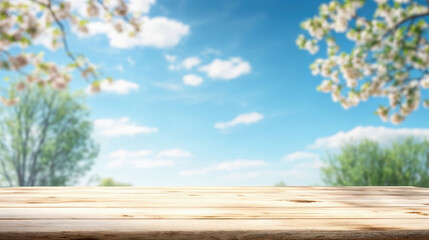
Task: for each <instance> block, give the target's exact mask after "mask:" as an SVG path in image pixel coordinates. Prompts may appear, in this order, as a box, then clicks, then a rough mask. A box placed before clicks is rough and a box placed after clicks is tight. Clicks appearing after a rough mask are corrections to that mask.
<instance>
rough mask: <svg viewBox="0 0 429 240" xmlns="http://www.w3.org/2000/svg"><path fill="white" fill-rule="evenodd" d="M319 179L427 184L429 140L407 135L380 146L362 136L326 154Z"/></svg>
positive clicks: (330, 182)
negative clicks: (333, 152)
mask: <svg viewBox="0 0 429 240" xmlns="http://www.w3.org/2000/svg"><path fill="white" fill-rule="evenodd" d="M323 160H324V162H325V163H326V166H325V167H323V168H322V179H323V181H324V182H325V183H326V184H327V185H332V186H410V185H412V186H418V187H429V142H428V141H423V142H421V141H416V140H415V139H412V138H408V139H406V140H404V141H401V142H396V143H393V144H392V145H391V146H390V147H387V148H381V147H380V145H379V144H378V143H376V142H372V141H369V140H365V141H362V142H360V143H359V144H347V145H345V146H343V147H342V148H341V150H340V152H339V153H336V154H328V155H327V157H325V158H324V159H323Z"/></svg>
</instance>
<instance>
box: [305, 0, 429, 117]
mask: <svg viewBox="0 0 429 240" xmlns="http://www.w3.org/2000/svg"><path fill="white" fill-rule="evenodd" d="M374 1H375V3H376V7H375V9H374V11H373V15H372V17H371V18H365V17H362V16H360V15H359V10H361V9H362V7H363V6H364V5H365V4H368V5H369V4H370V3H369V0H343V1H331V2H329V3H327V4H322V5H321V6H320V11H319V14H318V15H317V16H315V17H314V18H312V19H308V20H306V21H304V22H303V23H302V25H301V26H302V28H303V29H304V30H306V31H307V32H308V35H307V37H306V36H304V35H300V36H299V37H298V39H297V45H298V47H299V48H301V49H305V50H308V51H309V52H310V53H311V54H316V53H317V52H318V51H319V48H320V46H319V44H320V42H322V41H324V42H325V46H326V49H327V55H326V57H325V58H318V59H316V60H315V62H314V63H313V64H311V65H310V69H311V70H312V73H313V75H320V76H322V77H324V78H326V79H325V80H323V81H322V83H321V84H320V85H319V86H318V90H319V91H322V92H326V93H330V94H331V96H332V100H333V101H334V102H339V103H340V104H341V105H342V106H343V107H344V108H345V109H348V108H350V107H353V106H356V105H358V104H359V103H360V102H362V101H366V100H368V99H369V98H370V97H387V98H388V102H389V104H386V105H384V106H380V107H379V108H378V109H377V110H376V112H375V113H376V114H377V115H378V116H379V117H380V118H381V119H382V120H383V121H389V120H390V121H391V122H392V123H394V124H399V123H401V122H402V121H403V120H404V119H405V118H406V117H407V116H408V115H409V114H411V113H412V112H413V111H415V110H416V109H417V108H418V107H419V106H420V105H423V106H424V107H429V100H428V99H422V93H421V92H422V90H423V89H427V88H429V44H428V41H427V38H426V37H425V36H426V35H425V34H427V29H428V24H427V22H426V17H428V16H429V8H428V7H429V1H426V3H427V4H421V3H418V2H416V1H412V0H374ZM342 35H345V36H346V37H347V38H348V40H350V41H351V42H352V44H353V48H351V49H346V48H345V49H344V50H342V49H340V46H339V44H338V43H337V41H336V39H337V38H341V37H342Z"/></svg>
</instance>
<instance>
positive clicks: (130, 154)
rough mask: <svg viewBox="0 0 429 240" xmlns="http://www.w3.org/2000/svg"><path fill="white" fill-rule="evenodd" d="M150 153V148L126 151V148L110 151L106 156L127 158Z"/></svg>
mask: <svg viewBox="0 0 429 240" xmlns="http://www.w3.org/2000/svg"><path fill="white" fill-rule="evenodd" d="M152 153H153V151H151V150H140V151H128V150H124V149H121V150H118V151H115V152H111V153H109V154H108V155H107V156H108V157H110V158H121V159H127V158H135V157H147V156H149V155H151V154H152Z"/></svg>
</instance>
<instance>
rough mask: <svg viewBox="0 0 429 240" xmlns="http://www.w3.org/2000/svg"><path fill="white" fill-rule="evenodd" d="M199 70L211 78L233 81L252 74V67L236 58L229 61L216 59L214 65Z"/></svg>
mask: <svg viewBox="0 0 429 240" xmlns="http://www.w3.org/2000/svg"><path fill="white" fill-rule="evenodd" d="M199 70H200V71H202V72H206V73H207V76H209V77H210V78H215V79H224V80H231V79H234V78H237V77H239V76H241V75H243V74H248V73H250V70H251V67H250V64H249V63H248V62H245V61H243V60H242V59H241V58H239V57H234V58H230V59H229V60H222V59H215V60H213V62H212V63H210V64H208V65H206V66H202V67H200V69H199Z"/></svg>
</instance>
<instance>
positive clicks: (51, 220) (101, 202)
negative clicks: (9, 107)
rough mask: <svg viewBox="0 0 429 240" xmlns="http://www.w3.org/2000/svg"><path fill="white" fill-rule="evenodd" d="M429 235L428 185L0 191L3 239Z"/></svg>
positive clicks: (184, 239)
mask: <svg viewBox="0 0 429 240" xmlns="http://www.w3.org/2000/svg"><path fill="white" fill-rule="evenodd" d="M315 238H317V239H392V238H395V239H429V188H417V187H92V188H91V187H87V188H85V187H34V188H30V187H25V188H0V239H1V240H3V239H5V240H15V239H19V240H25V239H52V240H53V239H81V240H84V239H85V240H98V239H99V240H110V239H183V240H188V239H189V240H192V239H211V240H215V239H219V240H221V239H222V240H223V239H225V240H226V239H230V240H233V239H234V240H242V239H248V240H250V239H253V240H257V239H258V240H264V239H315Z"/></svg>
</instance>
